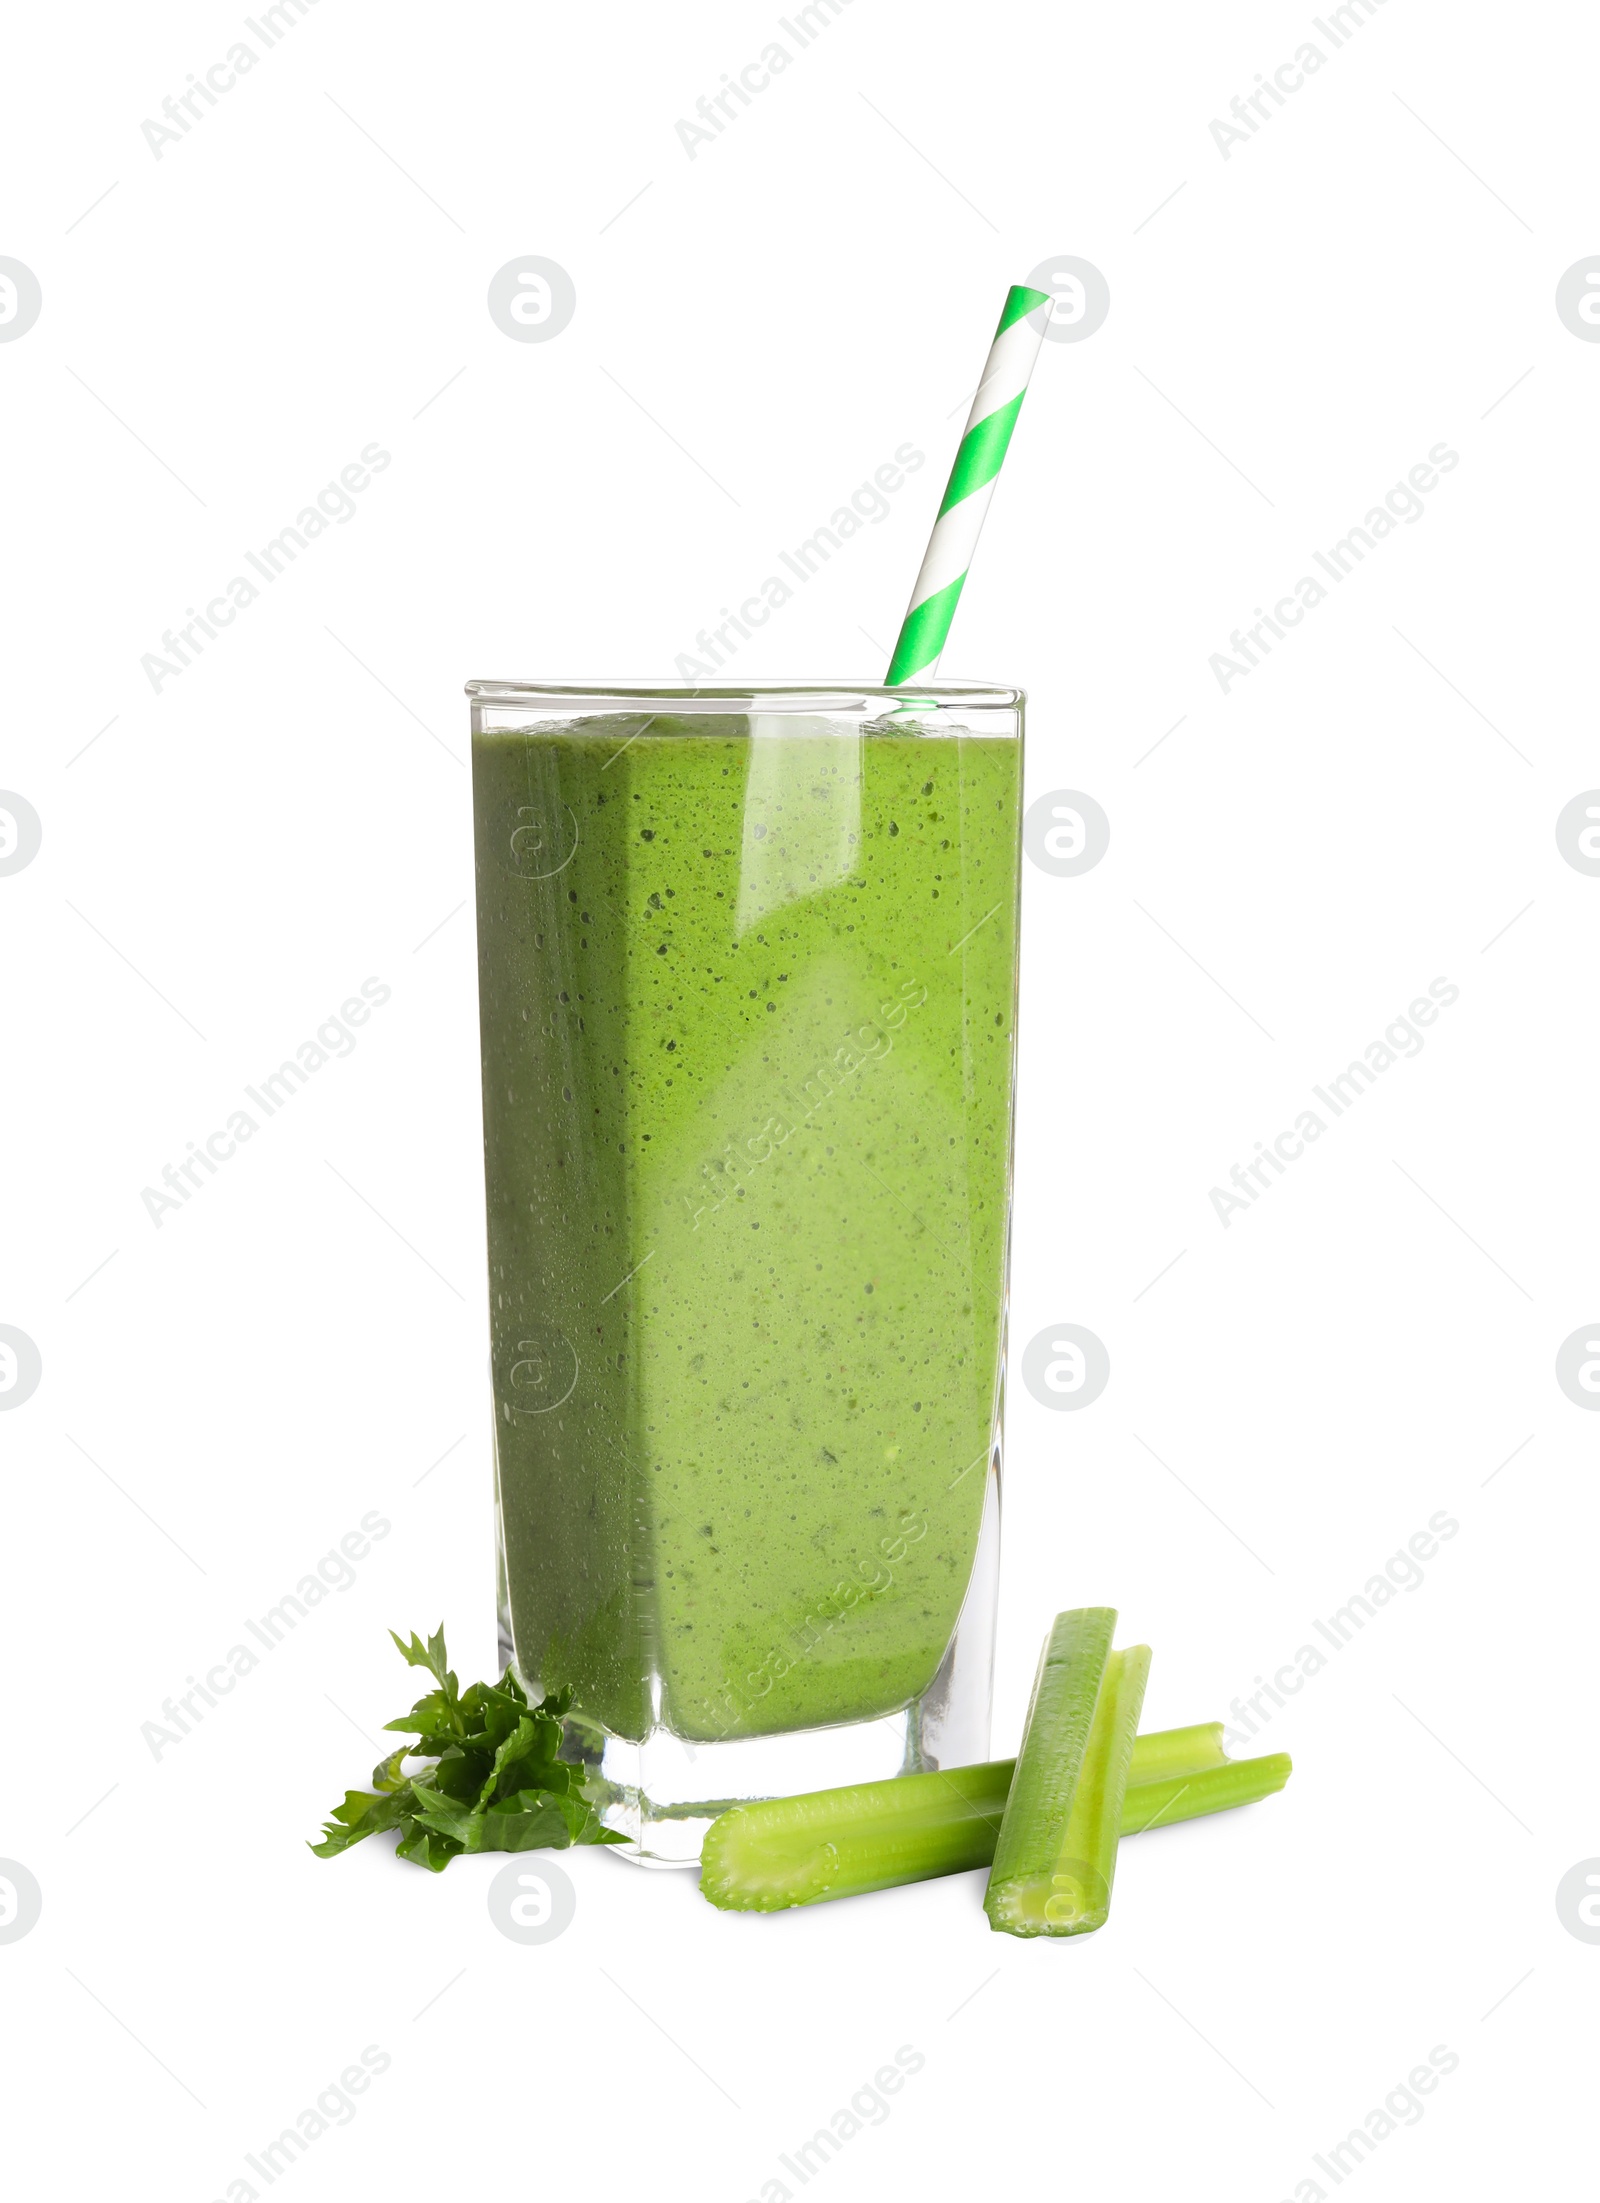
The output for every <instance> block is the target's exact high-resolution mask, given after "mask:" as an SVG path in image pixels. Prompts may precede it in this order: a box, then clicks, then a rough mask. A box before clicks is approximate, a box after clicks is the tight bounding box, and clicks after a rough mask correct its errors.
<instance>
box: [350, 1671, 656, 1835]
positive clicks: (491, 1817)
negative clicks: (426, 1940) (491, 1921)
mask: <svg viewBox="0 0 1600 2203" xmlns="http://www.w3.org/2000/svg"><path fill="white" fill-rule="evenodd" d="M389 1634H390V1636H391V1637H393V1638H394V1641H395V1644H396V1646H397V1647H398V1649H399V1651H400V1655H401V1657H402V1658H403V1659H404V1660H405V1661H406V1662H407V1663H408V1664H409V1665H410V1666H411V1667H414V1668H426V1669H427V1671H428V1673H429V1674H430V1675H431V1676H432V1677H433V1679H434V1681H435V1683H436V1684H437V1686H438V1688H437V1689H435V1690H431V1691H429V1692H428V1693H427V1695H426V1696H425V1697H423V1698H419V1699H418V1700H417V1703H416V1704H415V1705H414V1706H413V1707H412V1709H411V1711H410V1712H409V1713H408V1714H405V1715H403V1716H402V1717H401V1719H400V1720H398V1721H389V1722H386V1723H385V1724H384V1726H385V1727H386V1728H389V1729H398V1730H402V1731H404V1732H406V1733H407V1734H409V1735H412V1736H414V1737H415V1738H416V1741H415V1743H412V1744H402V1745H401V1747H400V1749H399V1750H398V1751H396V1752H391V1753H390V1754H389V1756H388V1758H387V1759H385V1760H381V1761H380V1762H379V1764H378V1765H377V1766H376V1767H374V1768H373V1770H372V1789H371V1790H347V1791H346V1792H345V1794H344V1803H343V1804H342V1805H336V1806H335V1807H334V1809H333V1813H332V1816H331V1817H330V1819H329V1820H328V1821H327V1822H326V1823H325V1825H324V1827H323V1832H322V1841H321V1843H314V1844H312V1845H311V1846H310V1849H311V1850H312V1851H314V1852H315V1853H316V1855H317V1857H318V1858H319V1859H331V1858H334V1857H336V1856H337V1854H338V1853H339V1852H341V1851H348V1850H349V1848H350V1846H351V1845H352V1844H355V1843H360V1841H361V1840H362V1838H363V1837H364V1836H375V1835H378V1834H380V1833H381V1832H382V1831H383V1830H385V1829H390V1828H393V1829H397V1830H398V1831H399V1833H400V1843H399V1846H398V1852H397V1855H398V1856H399V1857H400V1858H402V1859H410V1860H412V1861H413V1862H414V1863H415V1864H416V1865H418V1866H425V1867H428V1868H430V1869H431V1870H432V1871H433V1872H434V1873H435V1874H439V1873H442V1872H443V1870H444V1869H445V1868H446V1867H447V1866H448V1865H449V1864H450V1861H451V1860H452V1859H455V1858H459V1857H460V1855H461V1853H462V1852H464V1851H543V1850H557V1851H560V1850H565V1849H566V1847H567V1845H568V1844H575V1843H624V1842H626V1841H627V1839H626V1837H624V1836H620V1835H618V1834H616V1833H615V1831H613V1830H612V1829H609V1828H604V1827H602V1826H601V1824H600V1820H599V1817H598V1815H597V1814H596V1812H595V1809H594V1807H593V1806H592V1805H591V1804H590V1803H589V1801H588V1799H587V1798H585V1796H584V1795H583V1775H582V1770H581V1769H579V1768H577V1767H572V1766H569V1765H568V1764H567V1763H566V1762H565V1761H564V1760H560V1759H558V1758H557V1757H556V1753H557V1751H558V1750H559V1748H560V1744H561V1717H562V1715H563V1714H564V1713H565V1712H566V1710H567V1707H568V1705H569V1704H570V1702H571V1696H572V1694H571V1692H570V1691H556V1692H554V1693H552V1694H551V1696H549V1697H548V1698H545V1699H542V1700H541V1701H540V1703H539V1704H538V1705H537V1706H533V1705H530V1704H529V1702H528V1695H527V1693H526V1691H524V1690H523V1688H522V1686H521V1684H520V1683H519V1682H518V1681H517V1679H516V1677H515V1675H513V1673H512V1672H511V1670H510V1668H507V1669H506V1672H505V1674H504V1675H503V1676H501V1678H500V1681H499V1682H498V1683H474V1684H472V1685H471V1687H470V1688H469V1689H467V1690H465V1691H463V1690H462V1689H461V1686H460V1685H459V1683H458V1682H457V1681H456V1678H455V1676H454V1675H453V1674H452V1673H451V1671H450V1666H449V1658H448V1655H447V1654H446V1652H445V1648H444V1630H443V1628H442V1627H440V1628H439V1629H438V1630H437V1631H435V1633H434V1635H433V1636H431V1637H430V1638H429V1639H428V1641H427V1643H426V1644H424V1643H423V1641H422V1640H421V1638H420V1637H418V1636H416V1634H415V1633H413V1635H412V1637H411V1640H410V1642H409V1643H407V1641H406V1640H405V1639H404V1638H402V1637H399V1636H397V1635H396V1634H395V1632H394V1631H393V1630H392V1629H391V1630H390V1632H389ZM407 1759H426V1760H431V1761H432V1762H433V1764H432V1765H431V1766H428V1767H423V1768H421V1769H419V1771H418V1772H417V1773H416V1774H412V1775H407V1774H404V1773H402V1771H401V1770H402V1766H403V1763H404V1762H405V1761H406V1760H407Z"/></svg>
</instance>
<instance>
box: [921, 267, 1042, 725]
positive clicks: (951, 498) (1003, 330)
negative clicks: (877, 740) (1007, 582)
mask: <svg viewBox="0 0 1600 2203" xmlns="http://www.w3.org/2000/svg"><path fill="white" fill-rule="evenodd" d="M1053 303H1054V302H1053V301H1052V299H1051V297H1050V295H1049V293H1048V292H1047V291H1031V290H1029V289H1028V287H1027V285H1026V284H1025V283H1013V285H1012V286H1011V289H1010V291H1009V292H1008V293H1007V296H1006V304H1005V311H1004V313H1002V314H1001V316H1000V326H999V328H998V329H996V331H995V333H994V342H993V344H992V345H991V346H990V347H989V357H988V360H987V362H986V363H985V366H984V370H983V379H982V380H981V381H980V383H979V384H978V394H977V396H976V397H975V398H974V399H973V401H972V411H971V413H970V414H968V416H967V426H966V432H965V434H964V435H963V436H962V438H961V448H960V449H959V450H958V451H957V453H956V463H955V465H954V466H953V467H952V468H951V469H950V484H949V487H948V488H947V489H946V491H945V493H944V503H943V504H942V505H941V506H940V507H939V517H938V518H937V519H936V520H935V522H934V524H933V534H932V535H931V536H930V537H929V539H928V549H927V555H926V556H925V557H924V559H923V561H922V571H921V573H920V574H918V576H917V586H916V587H915V589H913V590H912V592H911V608H910V610H909V611H908V612H907V613H906V616H905V619H904V620H903V621H902V623H901V627H900V639H899V641H898V642H897V643H896V644H895V646H894V656H893V658H892V659H891V660H890V662H889V671H888V674H887V675H886V676H885V686H886V687H888V688H898V687H899V686H900V684H901V683H902V682H903V681H909V680H912V679H914V678H915V677H916V676H917V675H919V674H921V675H922V676H924V677H925V678H926V677H930V676H931V675H932V674H934V673H935V672H937V670H938V665H939V653H940V652H941V651H942V650H943V648H944V645H945V637H946V636H947V635H948V634H949V632H950V622H951V620H952V619H954V617H955V610H956V606H957V604H958V603H959V602H960V599H961V585H962V583H963V582H964V581H965V580H966V578H967V569H968V568H969V567H970V566H971V564H972V554H973V551H974V550H975V549H976V548H977V542H978V531H979V529H980V528H981V527H982V526H983V516H984V514H985V513H986V512H987V511H988V510H989V499H990V497H991V496H992V495H993V492H994V482H995V476H996V475H997V474H998V473H999V472H1000V462H1001V460H1002V459H1004V457H1005V455H1006V446H1007V445H1008V444H1009V443H1010V441H1011V431H1012V430H1013V429H1014V428H1015V427H1016V425H1017V415H1018V414H1019V413H1020V412H1021V410H1022V399H1023V393H1024V392H1025V391H1026V390H1027V387H1028V377H1029V376H1030V375H1031V374H1032V373H1033V363H1034V361H1035V360H1036V359H1037V358H1038V356H1039V346H1040V344H1041V343H1042V342H1043V339H1044V331H1045V324H1046V322H1047V321H1048V320H1049V319H1050V313H1051V309H1052V306H1053Z"/></svg>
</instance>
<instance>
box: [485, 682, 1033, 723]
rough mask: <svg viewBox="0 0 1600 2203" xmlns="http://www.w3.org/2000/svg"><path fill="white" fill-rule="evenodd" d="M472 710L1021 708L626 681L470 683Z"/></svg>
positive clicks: (803, 689)
mask: <svg viewBox="0 0 1600 2203" xmlns="http://www.w3.org/2000/svg"><path fill="white" fill-rule="evenodd" d="M466 693H467V695H468V696H470V697H471V699H472V701H473V703H474V705H483V704H488V705H496V704H504V705H512V706H515V707H517V708H518V709H521V710H527V709H529V708H532V709H535V710H539V709H549V710H551V711H553V712H558V713H559V712H561V711H562V710H563V709H569V708H570V707H571V706H572V705H574V704H577V705H582V706H585V707H587V708H588V709H589V710H591V711H592V710H594V709H596V708H597V707H599V706H603V705H606V704H614V705H620V706H621V707H623V708H624V709H625V710H627V711H630V712H632V711H638V710H640V709H646V710H648V709H651V708H655V709H659V710H661V711H663V712H674V713H684V712H689V711H692V712H694V713H698V714H705V715H707V716H723V715H727V716H731V717H747V716H750V715H752V714H755V713H759V712H762V711H797V712H812V713H830V714H855V713H860V714H862V715H864V716H866V717H869V718H877V717H880V716H881V715H882V713H883V710H884V708H885V706H889V707H895V706H898V707H900V708H901V709H905V708H907V707H914V708H917V709H922V710H927V709H933V710H944V709H950V710H956V711H1014V710H1016V709H1017V707H1018V706H1019V705H1021V704H1022V703H1024V702H1025V701H1026V698H1025V696H1024V692H1023V691H1022V690H1021V689H1020V688H1009V687H1002V686H1000V685H999V684H997V683H994V682H986V681H918V682H906V683H905V684H904V685H903V686H901V687H899V688H885V687H883V686H881V685H880V684H878V683H876V682H870V681H748V682H745V683H744V684H743V685H741V686H733V687H728V688H717V687H694V688H691V687H677V686H674V685H673V684H672V683H670V682H647V683H639V684H634V683H630V682H626V681H617V682H588V681H516V680H484V681H468V682H467V684H466Z"/></svg>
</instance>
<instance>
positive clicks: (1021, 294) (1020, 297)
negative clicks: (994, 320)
mask: <svg viewBox="0 0 1600 2203" xmlns="http://www.w3.org/2000/svg"><path fill="white" fill-rule="evenodd" d="M1041 306H1044V307H1048V308H1050V309H1052V310H1053V309H1054V306H1055V300H1054V299H1053V298H1052V297H1051V296H1050V293H1049V292H1048V291H1036V290H1035V289H1034V288H1033V287H1032V285H1031V284H1028V283H1013V284H1012V286H1011V288H1010V290H1009V291H1008V292H1007V293H1006V304H1005V311H1004V313H1002V315H1001V316H1000V327H999V329H998V330H997V331H996V334H997V335H1003V334H1004V333H1005V331H1006V330H1007V329H1009V328H1010V327H1011V325H1012V323H1013V322H1014V321H1021V320H1022V319H1023V318H1024V317H1025V316H1026V315H1028V314H1032V313H1037V311H1038V309H1039V308H1040V307H1041Z"/></svg>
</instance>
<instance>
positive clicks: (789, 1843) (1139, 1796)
mask: <svg viewBox="0 0 1600 2203" xmlns="http://www.w3.org/2000/svg"><path fill="white" fill-rule="evenodd" d="M1221 1738H1222V1724H1221V1723H1220V1722H1203V1723H1199V1724H1197V1725H1196V1726H1194V1727H1191V1728H1184V1729H1163V1730H1157V1731H1156V1732H1155V1733H1154V1734H1153V1735H1151V1736H1141V1737H1140V1738H1139V1739H1138V1740H1137V1741H1136V1743H1135V1744H1134V1747H1133V1762H1132V1768H1131V1772H1130V1776H1129V1788H1128V1793H1127V1797H1126V1799H1125V1801H1124V1805H1123V1815H1122V1833H1123V1834H1124V1835H1125V1836H1132V1835H1138V1834H1141V1833H1142V1832H1143V1831H1144V1830H1145V1829H1146V1828H1165V1827H1168V1826H1170V1825H1171V1824H1172V1823H1174V1822H1176V1821H1182V1820H1193V1819H1196V1818H1198V1817H1199V1816H1200V1815H1201V1814H1204V1813H1219V1812H1221V1811H1223V1810H1224V1809H1225V1808H1226V1807H1228V1806H1233V1805H1247V1804H1249V1803H1251V1802H1252V1801H1253V1800H1254V1799H1256V1798H1258V1797H1265V1796H1267V1795H1268V1794H1269V1793H1270V1792H1271V1791H1273V1790H1281V1789H1282V1787H1283V1785H1284V1783H1285V1782H1287V1781H1288V1779H1289V1760H1288V1758H1287V1756H1286V1755H1284V1754H1282V1753H1278V1754H1276V1755H1275V1756H1274V1757H1272V1758H1271V1759H1249V1760H1237V1761H1234V1760H1228V1759H1226V1758H1225V1757H1224V1756H1223V1752H1222V1748H1221ZM1015 1768H1016V1761H1015V1760H1011V1759H997V1760H990V1761H987V1762H986V1763H984V1764H983V1765H982V1766H977V1767H953V1768H949V1769H945V1770H942V1771H940V1772H937V1773H933V1774H924V1775H897V1776H894V1777H892V1778H890V1779H889V1780H887V1781H883V1782H858V1783H853V1784H851V1785H850V1786H849V1787H847V1788H844V1789H839V1790H818V1791H813V1792H812V1793H811V1794H810V1795H809V1796H805V1797H794V1798H767V1799H762V1800H759V1801H758V1802H756V1803H753V1804H750V1805H738V1806H734V1807H732V1808H730V1810H729V1811H728V1812H726V1813H724V1814H722V1815H721V1817H720V1818H719V1819H718V1820H716V1821H714V1822H713V1823H712V1825H711V1827H710V1829H709V1830H708V1831H707V1833H706V1840H705V1847H704V1852H703V1855H702V1862H701V1879H700V1888H701V1892H702V1894H703V1895H704V1896H706V1897H707V1898H709V1899H710V1901H711V1903H712V1904H714V1905H716V1906H718V1907H720V1908H721V1909H722V1910H724V1911H730V1912H779V1911H782V1910H784V1909H785V1908H786V1907H788V1906H791V1905H814V1904H821V1903H823V1902H824V1901H825V1900H827V1899H828V1898H832V1897H856V1896H860V1895H862V1894H864V1893H865V1892H866V1891H868V1890H874V1889H892V1888H894V1887H896V1886H897V1885H898V1884H900V1883H902V1882H923V1881H930V1880H932V1879H933V1878H934V1877H935V1876H936V1875H940V1874H962V1873H965V1872H967V1871H969V1870H970V1869H972V1868H974V1867H980V1866H988V1865H989V1863H990V1862H991V1860H992V1859H993V1857H994V1849H995V1842H996V1839H997V1837H998V1835H999V1831H1000V1822H1001V1817H1002V1815H1003V1813H1004V1811H1005V1803H1006V1798H1007V1795H1008V1794H1009V1792H1010V1788H1011V1781H1012V1776H1013V1773H1014V1771H1015ZM1147 1777H1148V1778H1150V1779H1148V1780H1147V1779H1146V1778H1147Z"/></svg>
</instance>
